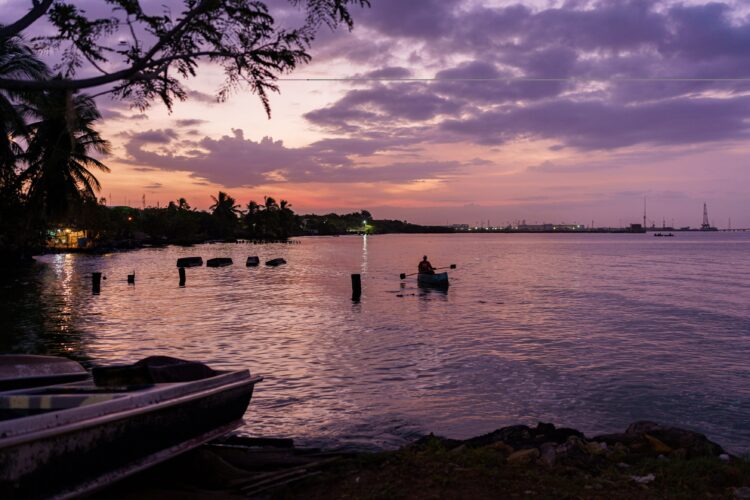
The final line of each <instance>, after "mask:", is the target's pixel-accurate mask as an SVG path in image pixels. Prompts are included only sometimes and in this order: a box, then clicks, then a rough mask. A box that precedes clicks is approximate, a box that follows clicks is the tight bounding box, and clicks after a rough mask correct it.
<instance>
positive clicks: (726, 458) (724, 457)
mask: <svg viewBox="0 0 750 500" xmlns="http://www.w3.org/2000/svg"><path fill="white" fill-rule="evenodd" d="M719 460H721V461H722V462H729V460H731V457H730V456H729V455H728V454H726V453H722V454H721V455H719Z"/></svg>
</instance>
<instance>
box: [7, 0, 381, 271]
mask: <svg viewBox="0 0 750 500" xmlns="http://www.w3.org/2000/svg"><path fill="white" fill-rule="evenodd" d="M288 2H289V4H290V5H291V6H292V7H296V8H299V9H300V10H302V12H303V13H304V21H303V22H302V26H300V27H299V28H296V29H285V28H283V27H281V26H279V25H278V24H276V22H275V20H274V18H273V17H272V16H271V15H270V13H269V9H268V7H267V5H266V3H265V2H263V1H258V0H231V1H215V0H183V2H182V5H181V6H180V7H177V6H172V7H171V8H167V7H165V6H162V5H146V8H144V5H141V4H142V2H140V1H139V0H105V1H104V2H103V3H106V4H107V5H108V6H109V7H110V8H109V9H105V11H106V14H104V16H103V17H95V16H92V14H91V12H87V10H86V9H82V8H80V6H78V5H76V2H73V1H67V0H29V2H28V5H29V10H28V11H27V12H26V13H25V14H24V15H23V16H21V17H20V18H19V19H16V20H13V21H10V22H8V24H4V25H3V24H0V264H11V265H12V264H13V263H15V262H18V261H23V260H28V258H29V256H30V255H32V254H33V253H35V252H38V251H39V250H40V249H41V248H43V247H44V244H45V241H46V240H47V237H48V236H49V231H50V230H51V229H54V228H55V227H62V226H71V225H75V226H77V227H85V228H86V229H87V230H90V231H94V232H96V233H97V234H107V235H109V236H112V237H118V236H127V235H128V234H132V233H133V231H134V230H135V228H138V229H143V230H145V229H148V230H149V231H150V232H151V233H153V234H154V235H158V237H160V238H163V237H166V238H172V239H175V240H179V239H182V238H185V239H193V238H195V235H204V234H205V235H209V236H220V237H226V236H227V235H232V234H234V233H237V232H238V231H240V229H241V228H240V227H239V225H241V224H240V222H241V221H240V222H238V221H237V219H238V215H239V212H238V211H237V207H235V206H233V204H227V200H226V199H224V198H221V194H220V196H219V198H217V199H216V205H215V208H214V209H213V211H212V213H211V214H204V213H201V212H194V211H191V210H189V209H188V208H185V207H180V206H179V204H175V205H174V206H172V205H170V206H169V207H167V208H166V209H163V210H160V209H145V210H141V211H133V210H132V209H116V210H110V209H106V208H105V207H103V205H102V204H101V203H99V201H98V200H97V198H96V193H97V191H99V189H100V185H99V181H98V180H97V178H96V176H95V175H94V174H95V172H97V171H99V172H107V171H108V168H107V167H106V166H105V165H104V164H103V163H102V162H101V160H100V158H102V157H104V156H105V155H106V154H107V153H108V152H109V149H110V146H109V143H108V142H107V141H106V140H104V139H103V138H102V137H101V136H100V135H99V133H98V132H97V131H96V130H95V128H94V124H95V122H96V121H97V120H99V119H100V118H101V115H100V113H99V111H98V110H97V108H96V105H95V102H94V97H96V96H101V95H109V96H110V97H112V98H114V99H120V100H123V101H126V102H128V103H129V104H130V105H131V106H134V107H136V108H139V109H145V108H147V107H148V106H149V105H150V103H151V102H152V101H154V100H160V101H162V102H163V103H164V104H165V105H166V106H167V107H168V108H170V109H171V107H172V105H173V102H174V100H175V99H177V100H184V99H186V98H187V96H188V92H187V90H186V89H185V88H184V85H183V83H182V82H183V80H185V79H188V78H190V77H193V76H195V75H196V73H197V70H198V66H199V64H200V63H201V62H204V61H209V62H211V63H212V64H218V65H219V66H221V68H222V69H223V73H224V75H225V81H224V82H223V83H222V85H221V86H220V87H219V89H218V91H217V95H216V98H217V100H220V101H221V100H225V99H227V97H228V96H229V95H230V94H231V92H233V91H235V90H239V89H245V90H249V91H251V92H253V93H255V94H256V95H258V97H259V98H260V100H261V103H262V104H263V106H264V108H265V111H266V113H267V114H269V116H270V106H269V100H268V95H269V93H270V92H276V91H278V86H277V80H278V78H279V76H280V75H282V74H285V73H288V72H291V71H293V70H294V69H296V68H297V67H298V66H299V65H301V64H304V63H306V62H308V61H309V60H310V55H309V53H308V50H309V47H310V45H311V43H312V41H313V40H314V38H315V36H316V34H317V32H318V30H319V28H320V27H321V26H327V27H329V28H331V29H334V28H336V27H338V26H339V25H342V24H343V25H345V26H346V27H348V28H349V29H351V28H352V26H353V21H352V17H351V13H350V9H351V8H352V7H367V6H369V1H368V0H288ZM157 4H158V2H157ZM92 10H96V9H92ZM39 24H44V26H41V27H40V26H39ZM34 26H36V27H37V28H41V29H37V30H36V32H38V33H41V34H40V35H37V36H35V37H30V36H25V32H27V31H30V28H33V27H34ZM31 31H33V29H32V30H31ZM113 41H116V42H113ZM41 53H49V54H52V55H53V57H50V59H55V58H56V59H57V61H58V62H57V64H56V65H55V66H54V67H49V66H48V65H46V64H45V63H44V62H43V61H42V60H41V59H40V57H39V54H41ZM54 56H56V57H54ZM84 90H95V91H96V94H95V95H94V96H87V95H84V94H81V93H80V92H81V91H84ZM272 201H273V200H272ZM282 204H283V202H282V203H279V204H278V205H275V202H274V203H273V204H272V206H270V207H269V206H266V205H263V206H258V207H256V208H257V210H256V209H253V210H248V217H251V218H252V221H251V222H250V225H249V226H247V228H248V229H247V231H248V232H249V233H252V234H257V235H260V236H262V237H266V236H265V235H269V234H271V233H273V234H274V235H276V237H279V238H284V237H286V236H287V235H288V234H290V233H291V231H292V228H293V226H294V218H293V217H292V216H291V215H290V214H289V213H288V211H286V208H287V207H286V206H282Z"/></svg>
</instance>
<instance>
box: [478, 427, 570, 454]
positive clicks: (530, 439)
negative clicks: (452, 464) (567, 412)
mask: <svg viewBox="0 0 750 500" xmlns="http://www.w3.org/2000/svg"><path fill="white" fill-rule="evenodd" d="M570 436H576V437H578V438H581V439H583V438H584V435H583V434H582V433H581V432H579V431H577V430H575V429H568V428H565V427H561V428H559V429H558V428H557V427H555V426H554V425H553V424H547V423H544V422H539V423H538V424H537V426H536V427H535V428H531V427H528V426H526V425H513V426H510V427H503V428H501V429H498V430H496V431H493V432H490V433H489V434H484V435H482V436H478V437H475V438H472V439H468V440H467V441H466V445H467V446H469V447H483V446H488V445H490V444H492V443H496V442H499V441H502V442H504V443H506V444H508V445H510V446H512V447H513V448H515V449H516V450H518V449H523V448H537V447H539V446H540V445H541V444H542V443H546V442H554V443H564V442H565V441H566V440H567V439H568V438H569V437H570Z"/></svg>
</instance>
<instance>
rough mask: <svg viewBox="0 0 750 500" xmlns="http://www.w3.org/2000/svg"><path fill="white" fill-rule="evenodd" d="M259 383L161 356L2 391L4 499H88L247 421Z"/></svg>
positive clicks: (0, 478) (0, 486) (244, 374)
mask: <svg viewBox="0 0 750 500" xmlns="http://www.w3.org/2000/svg"><path fill="white" fill-rule="evenodd" d="M32 364H33V363H32ZM260 380H262V379H261V378H260V377H252V376H251V375H250V373H249V372H248V371H247V370H239V371H216V370H213V369H211V368H209V367H208V366H206V365H204V364H202V363H196V362H191V361H185V360H180V359H176V358H169V357H165V356H154V357H150V358H146V359H144V360H141V361H139V362H138V363H135V364H134V365H129V366H117V367H105V368H98V369H94V370H93V377H88V378H87V379H86V380H83V381H79V382H71V383H63V384H56V385H47V386H41V387H34V388H25V389H16V390H10V391H2V392H0V498H4V499H5V498H48V497H55V498H70V497H74V496H78V495H82V494H85V493H89V492H92V491H95V490H97V489H99V488H102V487H104V486H107V485H109V484H111V483H113V482H115V481H117V480H119V479H122V478H124V477H126V476H128V475H130V474H133V473H135V472H138V471H141V470H144V469H146V468H148V467H150V466H153V465H155V464H157V463H160V462H163V461H165V460H167V459H170V458H172V457H174V456H176V455H178V454H181V453H184V452H186V451H188V450H191V449H193V448H195V447H197V446H199V445H201V444H203V443H205V442H207V441H210V440H212V439H215V438H217V437H219V436H222V435H223V434H226V433H227V432H229V431H231V430H234V429H235V428H237V427H238V426H239V425H241V423H242V417H243V415H244V413H245V410H246V409H247V406H248V404H249V403H250V399H251V397H252V394H253V389H254V387H255V384H256V383H257V382H259V381H260Z"/></svg>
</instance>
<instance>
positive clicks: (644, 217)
mask: <svg viewBox="0 0 750 500" xmlns="http://www.w3.org/2000/svg"><path fill="white" fill-rule="evenodd" d="M643 229H646V197H645V196H644V197H643Z"/></svg>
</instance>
